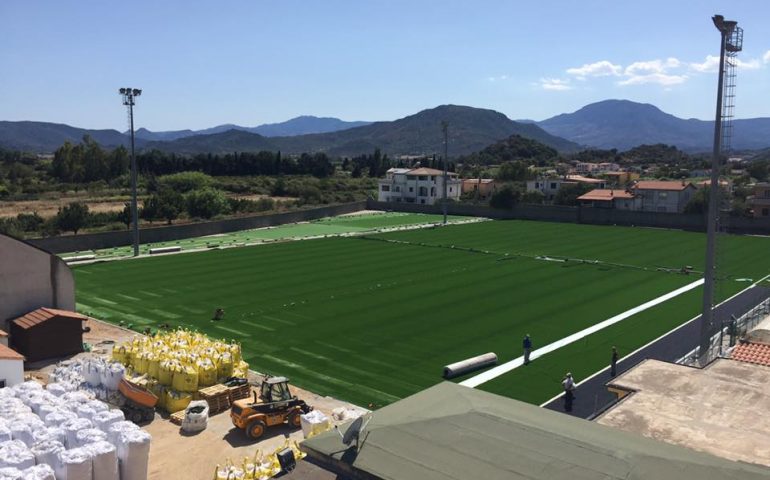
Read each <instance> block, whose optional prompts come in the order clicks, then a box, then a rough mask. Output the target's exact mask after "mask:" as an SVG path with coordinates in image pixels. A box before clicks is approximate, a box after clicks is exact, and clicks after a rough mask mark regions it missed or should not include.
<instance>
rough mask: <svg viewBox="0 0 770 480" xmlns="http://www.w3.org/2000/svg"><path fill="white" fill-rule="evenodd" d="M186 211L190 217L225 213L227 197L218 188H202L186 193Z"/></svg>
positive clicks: (204, 216) (209, 216) (207, 216)
mask: <svg viewBox="0 0 770 480" xmlns="http://www.w3.org/2000/svg"><path fill="white" fill-rule="evenodd" d="M186 201H187V213H189V214H190V216H191V217H199V218H211V217H214V216H216V215H220V214H223V213H227V210H228V204H227V197H225V195H224V194H223V193H222V192H220V191H219V190H214V189H213V188H204V189H203V190H193V191H192V192H190V193H188V194H187V197H186Z"/></svg>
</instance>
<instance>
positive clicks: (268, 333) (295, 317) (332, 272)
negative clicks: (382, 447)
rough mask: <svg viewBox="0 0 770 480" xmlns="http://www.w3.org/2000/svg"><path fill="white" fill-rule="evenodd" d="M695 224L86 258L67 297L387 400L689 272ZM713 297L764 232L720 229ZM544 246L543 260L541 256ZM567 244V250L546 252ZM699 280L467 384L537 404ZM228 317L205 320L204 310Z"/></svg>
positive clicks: (98, 311) (695, 259)
mask: <svg viewBox="0 0 770 480" xmlns="http://www.w3.org/2000/svg"><path fill="white" fill-rule="evenodd" d="M704 247H705V237H704V236H703V235H701V234H697V233H688V232H681V231H669V230H656V229H642V228H626V227H601V226H586V225H572V224H554V223H541V222H526V221H494V222H492V221H490V222H482V223H475V224H466V225H455V226H448V227H442V228H434V229H422V230H414V231H401V232H392V233H383V234H374V235H370V236H368V237H351V238H326V239H318V240H310V241H303V242H289V243H281V244H273V245H263V246H256V247H245V248H235V249H227V250H217V251H207V252H201V253H195V254H184V255H170V256H163V257H157V258H144V259H137V260H131V261H114V262H107V263H97V264H92V265H87V266H80V267H76V268H75V275H76V282H77V302H78V309H79V310H80V311H82V312H86V313H89V314H91V315H93V316H95V317H97V318H103V319H105V320H108V321H111V322H119V321H125V322H127V323H131V324H132V325H133V326H134V328H137V329H143V328H144V327H146V326H157V325H159V324H161V323H169V324H171V325H173V326H185V327H191V328H197V329H200V330H202V331H204V332H206V333H208V334H211V335H213V336H217V337H226V338H236V339H238V340H239V341H241V342H242V344H243V348H244V352H245V357H246V359H247V361H248V362H249V363H250V364H251V366H252V368H253V369H255V370H257V371H262V372H268V373H272V374H281V375H286V376H288V377H289V378H290V379H291V380H292V382H293V383H295V384H297V385H299V386H302V387H304V388H306V389H309V390H311V391H314V392H316V393H319V394H322V395H332V396H335V397H338V398H341V399H344V400H348V401H351V402H353V403H357V404H359V405H363V406H367V405H370V404H371V405H385V404H388V403H390V402H393V401H395V400H397V399H399V398H403V397H405V396H407V395H410V394H412V393H415V392H417V391H419V390H421V389H424V388H426V387H428V386H431V385H433V384H435V383H437V382H439V381H441V377H440V375H441V370H442V367H443V365H445V364H447V363H451V362H453V361H457V360H460V359H463V358H466V357H469V356H473V355H478V354H480V353H485V352H488V351H493V352H496V353H497V354H498V357H499V360H500V362H501V363H502V362H506V361H509V360H511V359H514V358H516V357H518V356H519V355H521V347H520V342H521V338H522V337H523V336H524V334H526V333H529V334H531V335H532V337H533V340H534V342H535V347H536V348H537V347H541V346H544V345H546V344H549V343H552V342H554V341H557V340H559V339H561V338H564V337H565V336H567V335H570V334H572V333H575V332H577V331H580V330H582V329H584V328H587V327H589V326H591V325H594V324H596V323H598V322H601V321H603V320H605V319H607V318H609V317H612V316H614V315H617V314H620V313H622V312H624V311H626V310H629V309H631V308H633V307H635V306H637V305H640V304H642V303H644V302H646V301H649V300H652V299H654V298H656V297H658V296H660V295H663V294H665V293H667V292H670V291H672V290H674V289H676V288H679V287H682V286H684V285H687V284H690V283H692V282H693V281H695V280H697V279H698V278H699V275H698V273H692V274H690V275H682V274H679V273H673V272H674V271H678V270H679V269H680V268H681V267H682V266H684V265H690V266H692V267H693V268H694V269H695V270H698V269H701V268H702V264H703V258H702V257H703V253H702V252H703V251H704ZM720 247H721V252H722V253H721V257H720V264H721V265H723V270H722V272H723V273H724V274H725V276H726V278H725V279H724V281H722V282H720V284H719V288H718V292H717V294H718V296H719V297H720V298H726V297H728V296H730V295H732V294H734V293H736V292H738V291H740V290H741V289H743V288H746V287H747V286H748V285H749V284H750V283H749V282H747V281H746V280H745V279H749V278H750V279H753V280H755V281H756V280H758V279H760V278H761V277H763V276H765V275H767V274H768V273H770V258H768V257H769V256H768V255H767V252H769V251H770V250H769V247H770V239H767V238H759V237H738V236H729V237H723V238H722V239H721V240H720ZM546 257H547V258H546ZM564 258H569V259H570V260H568V261H556V260H558V259H564ZM700 294H701V289H700V288H696V289H694V290H691V291H690V292H688V293H686V294H683V295H681V296H679V297H676V298H673V299H671V300H669V301H667V302H665V303H662V304H660V305H658V306H655V307H653V308H651V309H649V310H646V311H644V312H642V313H639V314H637V315H634V316H632V317H630V318H628V319H626V320H623V321H622V322H620V323H618V324H615V325H612V326H611V327H608V328H606V329H604V330H601V331H599V332H597V333H594V334H592V335H590V336H588V337H585V338H583V339H581V340H580V341H578V342H575V343H573V344H570V345H567V346H565V347H563V348H561V349H559V350H556V351H555V352H553V353H550V354H547V355H545V356H543V357H541V358H540V359H538V360H537V361H536V362H533V364H532V365H530V366H528V367H526V368H519V369H516V370H514V371H512V372H510V373H508V374H505V375H503V376H501V377H498V378H496V379H494V380H492V381H490V382H488V383H486V384H483V385H481V386H480V388H483V389H486V390H489V391H493V392H496V393H500V394H503V395H507V396H510V397H513V398H518V399H521V400H525V401H528V402H532V403H540V402H543V401H545V400H547V399H548V398H550V397H552V396H553V395H554V394H556V393H558V391H559V388H560V385H559V380H560V379H561V375H563V373H564V371H566V370H572V371H573V373H575V375H576V376H578V377H581V376H585V375H589V374H591V373H593V372H594V371H597V370H599V369H601V368H603V367H604V366H605V364H606V360H607V358H606V357H607V352H608V351H609V346H610V345H618V347H619V348H620V349H621V352H630V351H632V350H634V349H636V348H638V347H639V346H641V345H644V344H646V343H648V342H649V341H650V340H652V339H654V338H656V337H658V336H660V335H661V334H663V333H665V332H666V331H668V330H670V329H671V328H673V327H674V326H676V325H679V324H681V323H683V322H685V321H687V320H688V319H690V318H691V317H693V316H694V315H696V314H697V313H698V310H699V305H700V300H699V299H700ZM217 307H223V308H224V309H225V311H226V315H225V319H224V320H223V321H221V322H212V321H211V320H210V319H211V316H212V313H213V311H214V309H215V308H217Z"/></svg>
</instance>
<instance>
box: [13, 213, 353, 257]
mask: <svg viewBox="0 0 770 480" xmlns="http://www.w3.org/2000/svg"><path fill="white" fill-rule="evenodd" d="M364 208H366V202H354V203H345V204H342V205H332V206H328V207H321V208H312V209H307V210H297V211H294V212H286V213H275V214H272V215H256V216H251V217H241V218H230V219H227V220H218V221H214V222H202V223H190V224H187V225H169V226H163V227H155V228H143V229H141V230H139V240H140V242H141V243H159V242H168V241H172V240H181V239H184V238H194V237H202V236H205V235H214V234H217V233H228V232H237V231H241V230H250V229H252V228H262V227H272V226H275V225H283V224H286V223H295V222H304V221H308V220H315V219H318V218H324V217H333V216H335V215H342V214H345V213H352V212H357V211H359V210H363V209H364ZM28 242H29V243H30V244H32V245H36V246H38V247H40V248H43V249H45V250H48V251H49V252H53V253H68V252H78V251H86V250H96V249H100V248H112V247H123V246H126V245H131V232H128V231H121V232H104V233H91V234H85V235H67V236H61V237H49V238H35V239H31V240H28Z"/></svg>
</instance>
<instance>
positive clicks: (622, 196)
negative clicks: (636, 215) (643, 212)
mask: <svg viewBox="0 0 770 480" xmlns="http://www.w3.org/2000/svg"><path fill="white" fill-rule="evenodd" d="M577 199H578V201H579V202H580V205H581V206H583V207H594V208H614V209H616V210H639V209H640V207H641V204H642V199H641V197H639V196H638V195H636V194H634V193H633V192H630V191H628V190H605V189H599V188H597V189H595V190H591V191H590V192H588V193H586V194H583V195H581V196H579V197H578V198H577Z"/></svg>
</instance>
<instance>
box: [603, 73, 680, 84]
mask: <svg viewBox="0 0 770 480" xmlns="http://www.w3.org/2000/svg"><path fill="white" fill-rule="evenodd" d="M686 81H687V75H670V74H666V73H648V74H644V75H631V76H629V77H628V78H627V79H625V80H621V81H620V82H618V85H643V84H645V83H656V84H658V85H663V86H666V87H668V86H671V85H679V84H681V83H684V82H686Z"/></svg>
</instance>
